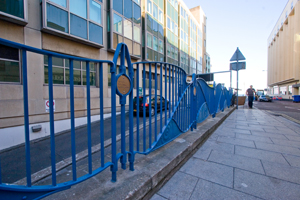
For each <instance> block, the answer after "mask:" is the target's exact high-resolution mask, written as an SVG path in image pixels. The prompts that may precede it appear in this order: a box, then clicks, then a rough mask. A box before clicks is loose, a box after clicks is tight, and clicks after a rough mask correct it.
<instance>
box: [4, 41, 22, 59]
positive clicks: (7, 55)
mask: <svg viewBox="0 0 300 200" xmlns="http://www.w3.org/2000/svg"><path fill="white" fill-rule="evenodd" d="M0 58H4V59H9V60H17V61H19V50H18V49H16V48H13V47H9V46H5V45H1V44H0Z"/></svg>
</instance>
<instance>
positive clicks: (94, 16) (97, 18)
mask: <svg viewBox="0 0 300 200" xmlns="http://www.w3.org/2000/svg"><path fill="white" fill-rule="evenodd" d="M101 14H102V13H101V5H100V4H99V3H96V2H95V1H92V0H90V19H91V20H93V21H94V22H97V23H98V24H102V17H101V16H102V15H101Z"/></svg>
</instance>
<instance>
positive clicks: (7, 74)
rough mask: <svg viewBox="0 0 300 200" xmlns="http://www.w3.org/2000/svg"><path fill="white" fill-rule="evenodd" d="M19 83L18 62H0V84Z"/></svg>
mask: <svg viewBox="0 0 300 200" xmlns="http://www.w3.org/2000/svg"><path fill="white" fill-rule="evenodd" d="M2 81H3V82H20V70H19V62H10V61H4V60H0V82H2Z"/></svg>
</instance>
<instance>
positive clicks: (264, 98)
mask: <svg viewBox="0 0 300 200" xmlns="http://www.w3.org/2000/svg"><path fill="white" fill-rule="evenodd" d="M258 101H266V102H272V98H271V97H270V96H269V95H261V96H260V97H259V98H258Z"/></svg>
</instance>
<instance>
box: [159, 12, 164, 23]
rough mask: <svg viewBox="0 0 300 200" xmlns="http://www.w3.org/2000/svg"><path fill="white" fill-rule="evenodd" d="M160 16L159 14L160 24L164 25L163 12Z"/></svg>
mask: <svg viewBox="0 0 300 200" xmlns="http://www.w3.org/2000/svg"><path fill="white" fill-rule="evenodd" d="M158 12H159V14H158V20H159V22H160V23H164V20H163V19H164V18H163V12H162V11H161V10H159V11H158Z"/></svg>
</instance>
